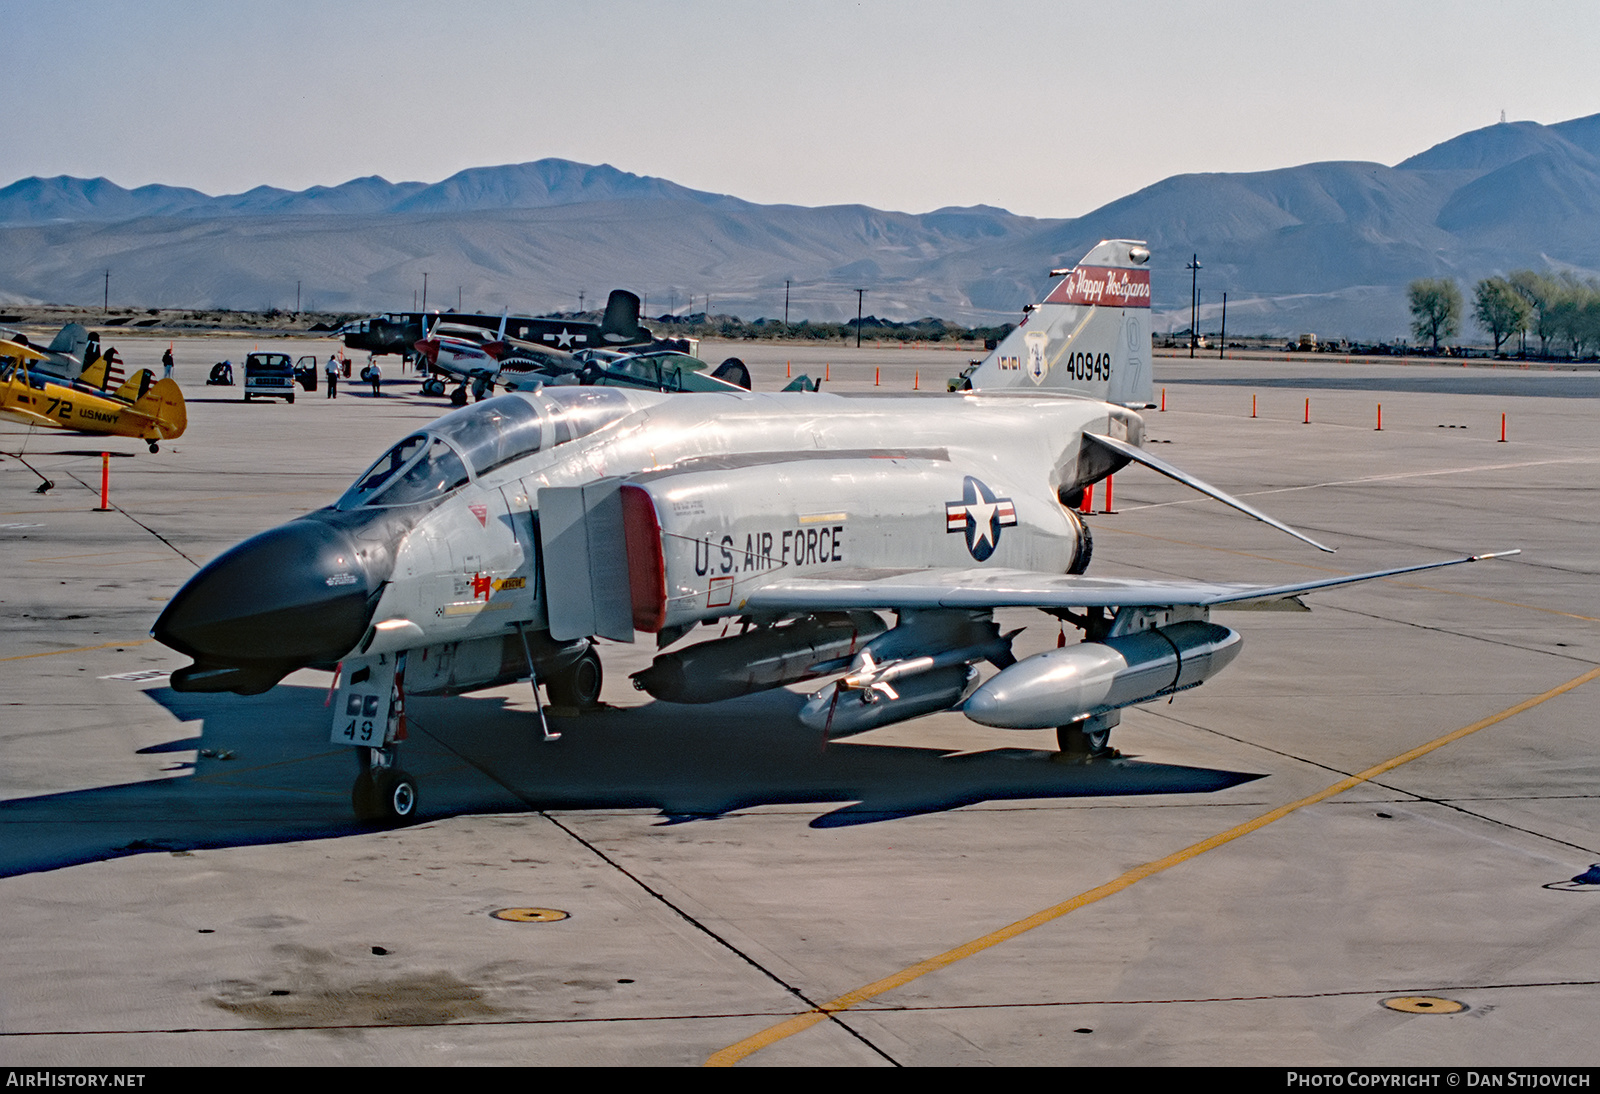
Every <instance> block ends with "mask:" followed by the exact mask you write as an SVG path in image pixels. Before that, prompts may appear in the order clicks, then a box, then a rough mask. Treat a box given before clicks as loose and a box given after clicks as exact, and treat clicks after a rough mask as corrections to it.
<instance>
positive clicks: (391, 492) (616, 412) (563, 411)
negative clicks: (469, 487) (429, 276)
mask: <svg viewBox="0 0 1600 1094" xmlns="http://www.w3.org/2000/svg"><path fill="white" fill-rule="evenodd" d="M632 409H633V406H632V404H631V403H630V402H629V400H628V397H627V396H626V395H624V394H623V393H622V392H620V391H608V390H606V389H604V388H600V389H596V388H559V389H553V390H552V389H543V390H540V391H537V392H517V393H512V394H509V395H500V396H497V397H495V398H493V399H485V400H484V401H483V402H481V403H476V404H474V405H472V406H469V407H463V408H462V409H460V410H457V411H454V412H453V413H450V414H446V415H445V416H444V417H442V418H440V419H438V420H437V421H435V422H433V423H432V424H430V425H429V426H428V427H427V428H426V429H425V430H423V431H421V432H419V433H413V434H412V435H411V436H409V437H407V438H406V439H405V440H403V441H401V442H400V443H399V444H397V445H395V446H394V447H393V448H391V449H389V451H387V452H385V453H384V454H383V455H382V456H381V457H379V458H378V462H376V463H374V464H373V465H372V466H371V467H369V468H368V469H367V471H366V473H365V474H363V475H362V476H361V477H360V478H358V479H356V481H355V483H354V485H352V486H351V487H350V489H348V490H346V491H345V492H344V495H343V496H342V497H341V498H340V499H339V500H338V502H336V503H335V508H338V509H354V508H357V507H358V506H364V505H375V506H393V505H416V504H420V503H423V502H428V501H435V500H438V499H441V498H444V497H445V496H446V495H448V494H450V493H451V492H452V491H454V490H457V489H459V488H461V487H462V486H465V485H466V484H467V483H468V482H470V481H472V480H473V479H475V478H479V477H481V476H483V475H486V474H488V473H489V472H491V471H493V470H495V469H496V468H498V467H502V466H504V465H505V464H508V463H510V462H511V461H513V460H518V459H521V458H522V457H524V456H531V455H533V454H534V453H536V452H538V451H540V450H541V449H543V448H551V447H554V446H556V445H561V444H566V443H567V442H568V441H573V440H576V439H578V438H579V437H587V436H588V435H590V434H591V433H595V432H598V431H599V430H601V429H604V428H605V427H606V426H609V425H611V424H613V423H615V422H617V421H620V420H621V419H622V418H624V417H626V416H627V415H628V414H629V413H630V412H631V411H632Z"/></svg>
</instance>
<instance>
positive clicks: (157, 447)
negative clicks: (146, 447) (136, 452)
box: [150, 441, 161, 455]
mask: <svg viewBox="0 0 1600 1094" xmlns="http://www.w3.org/2000/svg"><path fill="white" fill-rule="evenodd" d="M160 451H161V446H160V445H159V444H156V442H155V441H151V442H150V454H151V455H155V454H156V453H157V452H160Z"/></svg>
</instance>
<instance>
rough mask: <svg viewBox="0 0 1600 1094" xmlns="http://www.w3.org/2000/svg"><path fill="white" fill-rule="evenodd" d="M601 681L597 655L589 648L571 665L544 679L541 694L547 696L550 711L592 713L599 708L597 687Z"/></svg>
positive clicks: (598, 688) (602, 678)
mask: <svg viewBox="0 0 1600 1094" xmlns="http://www.w3.org/2000/svg"><path fill="white" fill-rule="evenodd" d="M603 680H604V674H603V673H602V671H601V667H600V653H599V651H598V650H596V649H595V648H594V647H593V646H590V647H589V648H588V649H587V650H585V651H584V652H583V655H582V656H580V657H579V658H578V659H577V660H575V661H573V662H572V664H570V665H568V666H567V667H566V668H564V669H562V670H561V671H560V672H557V673H552V674H551V675H549V676H547V677H545V680H544V690H545V693H546V694H548V695H549V696H550V705H551V706H553V707H566V708H568V709H576V710H594V709H596V708H597V707H599V706H600V685H601V683H602V682H603Z"/></svg>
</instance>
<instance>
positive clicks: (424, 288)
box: [422, 270, 428, 313]
mask: <svg viewBox="0 0 1600 1094" xmlns="http://www.w3.org/2000/svg"><path fill="white" fill-rule="evenodd" d="M422 310H423V312H424V313H426V312H427V310H428V271H427V270H423V271H422Z"/></svg>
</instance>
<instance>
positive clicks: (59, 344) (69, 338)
mask: <svg viewBox="0 0 1600 1094" xmlns="http://www.w3.org/2000/svg"><path fill="white" fill-rule="evenodd" d="M88 344H89V331H88V330H87V329H86V328H85V327H84V325H83V324H82V323H68V324H67V325H66V326H64V327H62V328H61V329H60V330H59V331H57V332H56V336H55V337H54V338H53V339H51V340H50V345H49V350H50V352H51V353H69V354H71V355H72V356H74V357H76V358H77V359H78V360H80V361H81V360H83V351H84V347H86V346H87V345H88Z"/></svg>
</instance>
